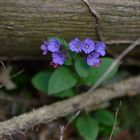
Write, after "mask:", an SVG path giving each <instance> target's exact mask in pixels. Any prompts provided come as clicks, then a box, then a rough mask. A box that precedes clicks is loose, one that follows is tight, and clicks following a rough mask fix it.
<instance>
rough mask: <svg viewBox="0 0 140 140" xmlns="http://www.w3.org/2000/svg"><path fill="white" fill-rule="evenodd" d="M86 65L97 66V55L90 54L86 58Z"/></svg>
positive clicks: (98, 60)
mask: <svg viewBox="0 0 140 140" xmlns="http://www.w3.org/2000/svg"><path fill="white" fill-rule="evenodd" d="M87 64H88V65H89V66H95V67H96V66H98V65H99V64H100V59H99V54H98V53H95V52H92V53H91V54H89V55H88V56H87Z"/></svg>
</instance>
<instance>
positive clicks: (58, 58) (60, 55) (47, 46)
mask: <svg viewBox="0 0 140 140" xmlns="http://www.w3.org/2000/svg"><path fill="white" fill-rule="evenodd" d="M40 48H41V50H42V51H43V55H47V54H48V52H51V55H52V61H51V62H50V65H52V66H53V67H55V68H57V67H58V66H59V65H63V64H64V62H65V60H66V57H65V53H64V51H63V48H62V46H61V44H60V42H59V41H57V40H56V39H54V38H52V39H50V40H49V41H48V42H47V41H44V42H43V44H42V45H41V47H40ZM61 48H62V49H61Z"/></svg>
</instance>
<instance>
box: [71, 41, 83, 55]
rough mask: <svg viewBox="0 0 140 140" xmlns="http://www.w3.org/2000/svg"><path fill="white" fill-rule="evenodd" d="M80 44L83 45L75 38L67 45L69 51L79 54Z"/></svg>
mask: <svg viewBox="0 0 140 140" xmlns="http://www.w3.org/2000/svg"><path fill="white" fill-rule="evenodd" d="M82 44H83V43H82V42H81V41H80V40H79V39H78V38H75V39H73V40H72V41H71V42H70V43H69V46H70V50H71V51H73V52H77V53H78V52H81V50H82V48H81V47H82Z"/></svg>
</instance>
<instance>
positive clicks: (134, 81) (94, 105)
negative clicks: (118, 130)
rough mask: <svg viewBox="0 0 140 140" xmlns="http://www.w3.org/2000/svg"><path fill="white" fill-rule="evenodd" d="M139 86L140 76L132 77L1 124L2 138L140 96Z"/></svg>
mask: <svg viewBox="0 0 140 140" xmlns="http://www.w3.org/2000/svg"><path fill="white" fill-rule="evenodd" d="M139 86H140V76H136V77H132V78H130V79H127V80H124V81H121V82H119V83H115V84H113V85H110V86H108V87H104V88H101V89H97V90H95V91H94V92H92V93H91V94H86V93H85V94H81V95H78V96H76V97H73V98H70V99H67V100H64V101H60V102H57V103H54V104H52V105H49V106H44V107H41V108H39V109H36V110H33V111H31V112H29V113H25V114H23V115H20V116H18V117H14V118H12V119H10V120H7V121H4V122H0V137H3V136H4V135H11V134H14V133H18V132H26V131H27V130H29V129H30V128H32V127H34V126H35V125H38V124H40V123H46V124H47V123H49V122H51V121H53V120H55V119H57V118H60V117H64V116H66V115H68V114H70V113H73V112H75V111H77V110H79V109H85V110H87V111H91V110H96V109H99V108H101V106H102V105H103V106H104V105H106V104H105V103H107V102H108V101H109V100H112V99H115V98H119V97H123V96H132V95H136V94H139V93H140V90H139Z"/></svg>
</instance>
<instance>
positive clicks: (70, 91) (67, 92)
mask: <svg viewBox="0 0 140 140" xmlns="http://www.w3.org/2000/svg"><path fill="white" fill-rule="evenodd" d="M74 95H75V93H74V91H73V89H66V90H63V91H61V92H58V93H56V94H53V96H55V97H60V98H65V97H73V96H74Z"/></svg>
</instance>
